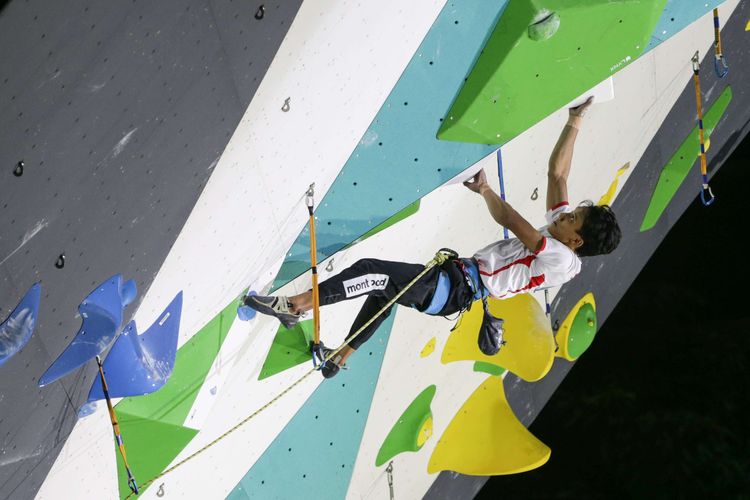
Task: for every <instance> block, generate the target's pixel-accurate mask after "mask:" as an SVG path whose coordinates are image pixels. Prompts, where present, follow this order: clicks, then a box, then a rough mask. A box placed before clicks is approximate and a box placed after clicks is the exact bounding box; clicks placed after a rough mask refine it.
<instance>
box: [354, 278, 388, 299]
mask: <svg viewBox="0 0 750 500" xmlns="http://www.w3.org/2000/svg"><path fill="white" fill-rule="evenodd" d="M388 279H389V276H388V275H387V274H365V275H364V276H358V277H356V278H352V279H350V280H346V281H344V283H343V285H344V291H345V292H346V296H347V297H354V296H355V295H361V294H363V293H368V292H371V291H373V290H385V287H386V286H388Z"/></svg>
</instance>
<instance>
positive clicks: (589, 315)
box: [568, 303, 596, 359]
mask: <svg viewBox="0 0 750 500" xmlns="http://www.w3.org/2000/svg"><path fill="white" fill-rule="evenodd" d="M595 335H596V309H594V306H593V305H591V304H589V303H586V304H584V305H583V306H582V307H581V308H580V309H579V310H578V313H576V317H575V318H574V319H573V324H572V325H570V334H568V354H569V355H570V357H571V358H573V359H578V358H579V357H580V356H581V354H583V353H584V351H586V349H588V348H589V346H590V345H591V343H592V342H593V341H594V336H595Z"/></svg>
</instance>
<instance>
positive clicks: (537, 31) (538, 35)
mask: <svg viewBox="0 0 750 500" xmlns="http://www.w3.org/2000/svg"><path fill="white" fill-rule="evenodd" d="M537 17H540V16H537ZM559 28H560V16H559V15H557V13H556V12H552V13H550V12H548V11H544V12H542V14H541V19H540V20H538V21H535V22H534V24H531V25H529V38H531V39H532V40H534V41H535V42H538V41H541V40H547V39H549V38H552V35H554V34H555V33H557V30H558V29H559Z"/></svg>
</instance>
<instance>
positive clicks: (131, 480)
mask: <svg viewBox="0 0 750 500" xmlns="http://www.w3.org/2000/svg"><path fill="white" fill-rule="evenodd" d="M96 364H97V365H99V377H100V378H101V381H102V392H104V399H105V400H106V401H107V409H108V410H109V419H110V421H111V422H112V431H113V432H114V433H115V442H116V443H117V448H118V449H119V450H120V455H121V456H122V463H123V464H124V465H125V472H127V474H128V488H130V491H131V492H132V493H131V495H137V494H138V484H136V482H135V477H134V476H133V473H132V471H131V470H130V465H128V458H127V456H126V454H125V443H124V442H123V440H122V433H121V432H120V423H119V422H118V421H117V414H116V413H115V409H114V407H113V406H112V399H111V398H110V397H109V387H108V386H107V379H106V378H105V377H104V367H103V366H102V359H101V358H100V357H99V356H97V357H96Z"/></svg>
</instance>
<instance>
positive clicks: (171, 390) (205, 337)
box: [117, 302, 237, 425]
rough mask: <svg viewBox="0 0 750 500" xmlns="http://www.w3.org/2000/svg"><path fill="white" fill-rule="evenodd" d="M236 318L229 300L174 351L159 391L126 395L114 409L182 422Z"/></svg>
mask: <svg viewBox="0 0 750 500" xmlns="http://www.w3.org/2000/svg"><path fill="white" fill-rule="evenodd" d="M236 317H237V303H236V302H232V303H230V304H229V305H228V306H227V307H226V308H225V309H224V310H223V311H221V312H220V313H219V314H217V315H216V316H215V317H214V319H212V320H211V321H210V322H209V323H208V324H207V325H206V326H204V327H203V328H201V330H200V331H199V332H198V333H196V334H195V335H193V337H192V338H191V339H190V340H188V341H187V342H186V343H185V344H184V345H183V346H182V347H180V348H179V349H178V350H177V356H176V357H175V363H174V370H173V371H172V376H171V377H169V381H168V382H167V383H166V384H165V385H164V387H162V388H161V389H159V390H158V391H156V392H154V393H151V394H147V395H145V396H138V397H131V398H125V399H123V400H122V401H120V403H119V404H118V405H117V411H118V413H119V412H125V413H129V414H130V415H138V416H141V417H143V418H149V419H152V420H159V421H160V422H164V423H170V424H173V425H183V424H184V423H185V419H186V418H187V416H188V413H189V412H190V408H191V407H192V406H193V402H195V398H196V397H197V396H198V391H199V390H200V388H201V386H202V385H203V381H204V380H205V378H206V375H207V374H208V371H209V369H210V368H211V365H212V364H213V362H214V359H216V355H217V354H218V353H219V349H221V344H222V343H223V342H224V339H225V338H226V336H227V332H228V331H229V329H230V328H231V326H232V323H233V322H234V319H235V318H236Z"/></svg>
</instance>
